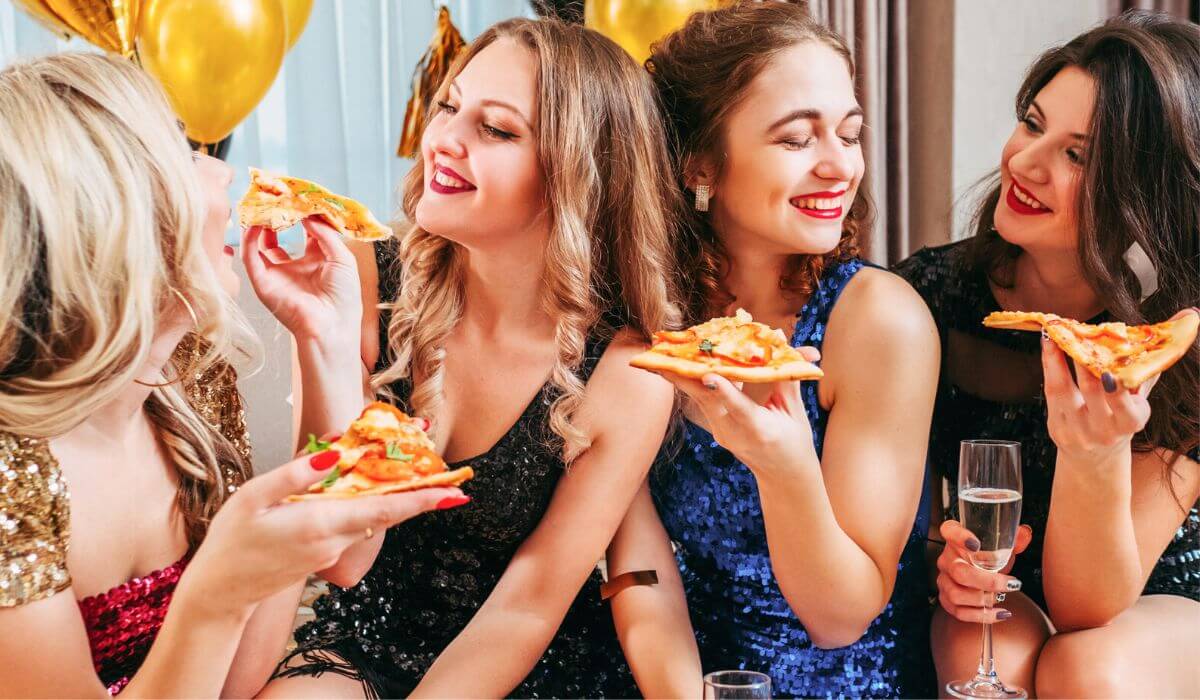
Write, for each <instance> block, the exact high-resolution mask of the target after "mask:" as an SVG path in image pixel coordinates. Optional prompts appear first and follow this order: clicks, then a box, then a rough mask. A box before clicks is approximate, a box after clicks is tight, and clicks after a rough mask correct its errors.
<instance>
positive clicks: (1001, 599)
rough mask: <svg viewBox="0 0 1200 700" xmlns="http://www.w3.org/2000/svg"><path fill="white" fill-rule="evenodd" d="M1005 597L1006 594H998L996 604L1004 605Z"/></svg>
mask: <svg viewBox="0 0 1200 700" xmlns="http://www.w3.org/2000/svg"><path fill="white" fill-rule="evenodd" d="M1004 596H1005V594H1004V593H997V594H996V602H997V603H1003V602H1004Z"/></svg>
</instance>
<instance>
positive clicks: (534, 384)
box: [243, 19, 679, 697]
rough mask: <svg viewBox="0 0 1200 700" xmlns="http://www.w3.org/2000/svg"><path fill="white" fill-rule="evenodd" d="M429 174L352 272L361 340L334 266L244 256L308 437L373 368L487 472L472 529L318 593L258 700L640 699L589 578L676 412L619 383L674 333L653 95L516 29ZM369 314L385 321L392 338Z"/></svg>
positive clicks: (585, 33) (465, 77)
mask: <svg viewBox="0 0 1200 700" xmlns="http://www.w3.org/2000/svg"><path fill="white" fill-rule="evenodd" d="M421 156H422V157H421V161H420V162H419V163H417V164H416V166H415V167H414V168H413V170H412V172H411V173H410V175H409V177H408V179H407V181H406V183H405V194H404V210H405V214H406V215H407V217H408V219H409V220H410V221H411V222H412V224H411V225H410V226H409V227H408V228H407V230H405V231H404V233H403V234H402V235H401V236H400V241H399V244H398V246H396V247H395V248H392V249H389V248H381V250H380V253H379V259H378V264H376V262H375V261H373V260H366V261H364V262H365V263H366V264H365V265H363V270H364V272H363V275H362V279H363V288H364V290H363V291H364V293H363V296H365V297H366V298H367V299H368V302H369V303H368V305H367V307H366V308H367V310H368V313H367V314H365V316H364V318H365V321H364V323H363V326H362V330H361V334H360V330H359V326H358V318H359V316H360V314H361V313H362V308H363V307H362V306H361V303H362V302H361V300H360V295H359V292H358V290H356V289H354V282H355V281H356V279H355V278H356V276H355V270H354V266H353V265H352V264H346V263H344V262H343V261H342V260H340V259H339V258H337V257H336V256H335V255H333V253H337V252H338V250H339V248H338V247H337V245H336V242H333V241H330V242H328V243H322V244H321V245H320V246H318V245H316V244H314V245H313V246H311V247H310V248H309V251H308V254H307V255H306V256H305V257H304V258H303V259H301V260H297V261H290V262H289V261H286V260H283V259H282V256H281V255H280V251H279V250H278V249H277V248H276V247H275V246H274V245H273V241H270V240H269V239H268V237H267V236H266V235H265V233H264V232H263V231H261V230H257V229H252V230H250V231H249V232H248V234H247V240H246V242H245V245H244V246H243V255H244V256H245V258H246V263H247V270H248V271H249V272H250V277H251V282H252V283H253V284H254V285H255V288H256V291H258V293H259V295H260V297H262V298H263V300H264V302H265V303H266V305H267V306H268V308H271V309H273V310H274V311H275V313H276V315H277V316H278V317H279V318H280V320H281V321H282V322H283V323H284V324H285V325H286V326H287V327H288V328H289V329H290V330H292V332H293V333H294V334H295V336H296V338H297V342H298V352H299V359H300V365H301V367H300V376H301V382H302V393H303V402H302V408H301V421H302V425H303V426H304V427H303V429H302V430H303V432H306V433H307V432H316V433H319V432H322V431H325V430H329V429H331V428H334V427H336V426H337V425H340V424H342V423H343V422H344V421H345V420H347V419H348V418H350V417H352V416H353V415H354V414H355V413H356V412H357V411H358V410H359V408H360V407H361V406H362V402H363V398H364V397H363V395H362V394H361V393H359V392H357V391H347V390H348V389H351V388H354V389H357V387H359V386H362V373H363V371H364V367H363V365H360V364H359V363H358V362H357V358H358V357H359V355H360V352H361V354H362V357H363V360H364V362H365V367H366V368H377V369H378V370H379V372H378V374H377V375H376V377H375V385H376V386H377V387H379V388H381V389H388V390H390V391H391V392H392V393H393V394H394V395H395V397H396V398H397V399H398V400H399V401H400V402H401V403H402V404H403V405H404V406H405V408H406V409H407V410H409V411H411V412H415V413H416V414H419V415H422V416H425V417H427V418H428V419H429V420H430V422H431V427H430V430H431V432H432V434H433V435H434V437H435V439H436V441H437V443H438V448H439V449H440V450H442V451H444V454H445V455H446V458H447V460H448V461H449V462H451V463H452V464H455V465H462V464H470V465H471V466H473V467H474V469H475V472H476V477H475V479H474V480H473V481H470V482H468V483H467V484H466V485H464V487H463V490H464V492H466V493H467V494H468V496H469V497H470V498H472V499H473V500H472V502H471V503H470V504H467V505H464V506H463V507H460V508H457V509H455V510H452V511H447V512H445V513H440V514H438V515H437V517H435V518H431V519H428V520H425V521H423V522H421V523H419V524H414V526H412V527H398V528H393V529H392V530H390V531H389V532H388V533H387V534H386V537H385V536H384V534H383V533H380V535H379V536H377V537H376V538H375V539H374V540H373V541H371V542H369V543H367V544H365V545H363V546H362V547H360V548H357V549H355V550H353V551H351V552H347V555H346V556H345V557H343V559H342V561H340V562H339V563H338V565H337V566H335V567H333V568H331V569H330V570H328V571H326V572H324V574H325V576H326V578H328V579H329V580H330V581H331V582H333V583H334V584H336V585H337V586H339V587H335V588H333V589H332V591H331V594H330V595H329V596H327V597H325V598H323V599H321V600H320V601H319V602H318V603H317V606H316V611H317V619H316V620H315V621H314V622H312V623H310V624H308V625H306V626H305V627H303V628H301V629H300V630H299V631H298V632H297V641H298V642H299V649H298V650H297V652H296V655H295V656H294V657H293V658H291V659H289V660H288V662H287V663H286V664H285V667H284V669H283V670H282V672H281V676H283V677H282V678H280V679H278V680H276V681H274V682H273V683H272V684H271V685H269V686H268V687H267V694H268V695H281V696H282V695H294V694H302V693H303V694H307V693H318V694H320V695H325V696H335V695H357V694H360V693H363V692H365V693H368V694H378V695H383V696H406V695H409V694H415V695H434V694H442V695H453V696H461V697H468V696H469V697H499V696H503V695H506V694H509V693H514V694H516V695H518V696H530V695H537V696H554V697H597V696H613V695H616V696H628V695H630V694H632V693H634V692H636V690H635V688H634V687H633V684H632V679H631V678H630V676H629V672H628V670H627V669H626V668H625V667H624V665H623V664H622V663H620V662H619V661H618V659H620V658H621V655H620V648H619V646H618V645H617V642H616V638H615V635H614V632H613V629H612V621H611V616H610V615H609V613H608V611H607V609H606V608H605V607H604V605H603V604H602V602H601V599H600V595H599V590H598V588H599V586H598V583H599V581H598V577H597V576H596V575H595V574H594V571H595V568H596V562H597V560H598V559H600V557H601V556H602V555H603V554H604V552H605V548H606V546H607V545H608V543H609V541H610V540H611V539H612V536H613V533H614V532H615V531H616V529H617V525H618V524H619V522H620V520H621V517H622V515H623V514H624V512H625V510H626V509H627V508H628V506H629V504H630V502H631V501H632V500H633V498H634V494H635V493H636V492H637V491H638V488H639V486H640V485H641V484H642V482H643V480H644V479H645V476H646V473H647V471H648V469H649V467H650V464H651V462H652V461H653V459H654V456H655V453H656V451H657V449H658V447H659V444H660V442H661V441H662V438H663V435H664V433H665V431H666V427H667V423H668V420H669V416H670V413H671V406H672V401H673V395H672V391H671V387H670V386H669V385H668V384H667V383H666V382H664V381H662V380H661V379H659V378H657V377H654V376H653V375H649V374H646V373H644V372H639V371H636V370H633V369H631V368H630V367H629V366H628V360H629V358H630V357H631V356H632V354H633V353H635V352H636V351H638V350H639V349H640V348H641V347H643V343H644V342H645V341H646V340H647V339H648V336H649V333H650V332H651V331H653V330H656V329H658V328H663V327H672V326H675V325H677V324H678V322H679V312H678V310H677V308H676V306H675V305H674V301H673V297H674V291H673V286H674V285H673V281H672V277H671V275H672V273H671V260H670V252H669V243H670V240H671V235H672V232H673V221H674V210H675V207H676V201H677V195H676V194H674V193H673V192H672V188H671V173H670V165H669V160H668V155H667V151H666V146H665V142H664V139H663V128H662V124H661V118H660V116H659V112H658V110H657V105H656V101H655V96H654V92H653V88H652V86H651V85H650V82H649V78H648V77H647V76H646V75H645V73H644V71H643V70H642V69H641V68H640V67H639V66H637V64H636V63H634V61H633V60H632V59H631V58H630V57H629V56H628V55H626V54H625V53H624V52H623V51H622V50H621V49H620V47H618V46H617V45H616V44H614V43H613V42H611V41H609V40H608V39H606V38H604V37H602V36H601V35H599V34H597V33H595V32H593V31H590V30H587V29H584V28H582V27H578V26H570V25H567V24H563V23H560V22H557V21H548V20H546V21H534V20H524V19H519V20H510V21H506V22H503V23H501V24H498V25H496V26H494V27H492V28H490V29H489V30H487V31H485V32H484V33H483V34H482V35H481V36H480V37H479V39H478V40H477V41H476V42H475V43H473V44H472V45H471V47H470V49H469V50H468V51H467V52H466V55H465V56H464V57H463V58H462V59H460V60H459V61H458V62H457V64H456V65H455V67H454V69H453V70H452V72H451V76H450V78H449V79H448V80H447V81H446V83H445V84H444V85H443V86H442V88H441V90H440V91H439V93H438V94H437V96H436V111H435V112H434V114H433V116H432V118H431V119H430V121H429V123H428V126H427V128H426V130H425V133H424V138H423V142H422V149H421ZM310 233H312V234H314V235H315V236H317V238H316V239H315V240H316V241H317V242H321V241H325V240H326V239H325V238H324V237H327V236H328V235H329V232H328V229H326V228H325V227H323V226H319V225H314V226H312V227H311V228H310ZM393 258H394V260H393ZM314 279H319V280H324V281H325V282H324V283H315V282H313V280H314ZM377 285H378V286H377ZM377 295H378V296H377ZM375 299H383V300H386V301H389V302H391V303H388V304H386V305H384V309H385V313H386V314H388V316H387V322H386V323H382V324H380V323H379V321H378V318H379V316H378V315H377V314H376V313H375V311H374V308H373V303H370V302H374V300H375ZM380 326H382V327H383V328H384V332H383V338H382V340H383V344H384V345H385V346H386V352H385V353H382V356H381V357H377V356H379V355H380V353H379V352H378V351H377V350H376V348H377V347H378V346H379V343H380V331H379V328H380ZM347 357H350V358H354V360H353V361H351V362H347V361H346V358H347ZM314 397H317V398H319V399H320V401H318V403H317V404H316V405H315V406H310V402H311V401H312V400H313V398H314ZM334 397H338V398H336V399H335V398H334ZM334 406H338V407H339V409H338V410H340V411H341V413H340V414H339V415H334V414H333V413H332V411H333V407H334ZM614 573H615V572H614ZM326 671H334V672H335V673H332V674H330V673H325V672H326ZM322 674H324V675H322ZM359 682H361V683H362V685H361V686H360V685H359ZM514 689H515V690H514Z"/></svg>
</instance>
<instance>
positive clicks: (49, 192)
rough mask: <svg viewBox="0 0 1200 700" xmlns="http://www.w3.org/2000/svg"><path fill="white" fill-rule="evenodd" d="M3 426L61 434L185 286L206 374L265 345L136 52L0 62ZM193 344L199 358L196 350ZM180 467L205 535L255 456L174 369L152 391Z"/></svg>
mask: <svg viewBox="0 0 1200 700" xmlns="http://www.w3.org/2000/svg"><path fill="white" fill-rule="evenodd" d="M0 202H3V203H4V204H3V206H2V207H0V430H4V431H6V432H10V433H13V434H17V435H22V436H26V437H35V438H51V437H55V436H58V435H62V434H63V433H65V432H67V431H69V430H71V429H72V428H74V427H75V426H77V425H79V424H80V423H82V422H83V421H85V420H86V419H87V418H88V417H89V416H91V415H93V414H94V413H96V412H97V411H98V410H100V409H101V408H102V407H103V406H105V405H106V404H108V403H109V402H110V401H112V400H113V399H114V398H115V397H116V396H117V395H118V394H120V393H121V392H122V391H124V390H125V389H126V388H128V387H129V386H130V384H131V383H132V382H133V381H134V380H135V379H136V378H137V376H138V373H139V372H140V371H142V369H143V367H144V364H145V362H146V361H147V359H148V357H149V354H150V352H151V346H152V344H153V342H154V338H155V336H156V334H157V333H158V332H159V330H160V328H161V324H162V322H163V320H164V319H165V318H166V317H167V316H168V315H169V314H176V313H179V297H180V296H182V297H183V298H185V299H186V300H187V301H188V302H189V303H190V304H191V306H192V308H193V309H194V310H195V313H196V315H197V317H198V318H199V319H200V321H201V323H202V327H200V328H197V329H196V332H195V334H196V335H197V336H198V338H193V339H190V340H189V343H188V344H187V347H184V348H181V351H180V352H178V353H176V358H175V359H176V360H177V361H178V365H177V366H176V367H174V369H173V370H170V373H171V376H172V377H174V376H175V375H174V372H179V371H183V369H184V367H185V366H187V367H189V368H190V369H191V371H192V373H193V376H194V375H195V374H199V373H203V372H206V371H207V370H209V369H211V368H214V367H215V366H216V365H217V364H218V363H220V362H223V358H225V357H228V356H229V355H230V354H231V353H232V352H233V350H234V348H238V349H241V350H243V351H244V352H245V354H246V355H247V356H249V357H250V358H253V357H254V355H256V348H257V345H256V344H255V341H254V337H253V334H252V333H251V332H250V331H249V327H248V326H247V324H246V322H245V320H244V319H243V318H242V316H241V315H240V314H239V313H238V311H237V308H236V306H235V305H234V304H233V302H232V300H231V299H230V298H229V297H228V295H226V294H225V293H224V292H222V291H221V286H220V284H219V282H218V280H217V277H216V272H215V270H213V267H212V264H211V263H210V261H209V260H208V258H207V255H206V253H205V251H204V249H203V247H202V232H203V226H204V218H205V214H206V207H205V197H204V190H203V186H202V184H201V182H200V180H199V177H198V175H197V171H196V167H195V165H194V164H193V163H192V155H191V153H190V150H189V148H188V145H187V142H186V140H185V139H184V137H183V134H182V133H181V131H180V130H179V128H178V122H177V120H176V117H175V115H174V114H173V113H172V111H171V109H170V107H169V106H168V104H167V101H166V99H165V97H164V95H163V93H162V90H161V89H160V88H159V86H158V85H157V83H155V81H154V80H153V79H152V78H150V76H148V75H147V74H146V73H144V72H143V71H142V70H141V69H139V68H137V67H136V66H134V65H132V64H131V63H129V62H128V61H125V60H122V59H118V58H112V57H108V56H100V55H94V54H69V53H67V54H59V55H55V56H48V57H44V58H38V59H35V60H32V61H28V62H22V63H16V64H14V65H12V66H9V67H7V68H5V69H4V70H3V71H0ZM183 355H186V357H183ZM146 411H147V414H148V415H149V416H150V418H151V420H152V421H153V423H154V425H155V427H156V429H157V431H158V433H159V436H160V439H162V441H163V443H164V445H165V446H166V448H167V450H168V452H169V454H170V456H171V458H172V461H173V462H174V463H175V465H176V466H177V468H178V469H179V472H180V476H181V485H180V489H179V497H178V501H177V505H178V509H179V511H180V513H181V515H182V516H183V519H184V523H185V529H186V531H187V534H188V539H189V541H190V542H191V543H192V544H196V543H197V542H198V541H199V539H200V537H202V534H203V531H204V529H205V527H206V525H207V523H208V521H209V520H210V519H211V517H212V515H213V514H215V512H216V510H217V508H218V507H219V506H220V504H221V503H222V502H223V500H224V498H225V497H226V496H227V495H228V492H229V488H228V486H229V484H227V483H226V482H227V476H226V468H228V467H230V466H231V465H232V469H233V472H234V473H238V474H241V475H243V476H244V475H246V474H248V473H249V465H248V464H246V463H245V460H244V459H243V458H242V457H241V455H240V454H239V452H238V450H236V449H234V448H233V446H232V445H231V444H230V442H229V440H227V439H226V438H225V437H224V436H223V435H222V434H221V433H220V431H219V430H217V429H216V427H215V426H212V425H210V424H209V423H208V422H206V421H205V420H203V419H202V418H201V417H200V416H199V415H198V414H197V413H196V411H195V410H194V408H193V407H192V406H191V404H190V403H189V402H188V400H187V395H186V391H185V389H184V388H183V387H181V386H180V384H178V383H175V384H171V385H169V386H166V387H162V388H158V389H155V390H154V392H153V393H152V394H151V396H150V398H149V399H148V400H147V403H146Z"/></svg>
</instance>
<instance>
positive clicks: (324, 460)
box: [308, 450, 342, 471]
mask: <svg viewBox="0 0 1200 700" xmlns="http://www.w3.org/2000/svg"><path fill="white" fill-rule="evenodd" d="M341 458H342V455H341V453H340V452H338V451H337V450H325V451H324V452H318V453H317V454H315V455H313V456H312V457H311V458H310V459H309V460H308V463H309V465H310V466H311V467H312V468H313V469H316V470H317V471H321V470H324V469H328V468H330V467H332V466H333V465H335V464H337V463H338V460H339V459H341Z"/></svg>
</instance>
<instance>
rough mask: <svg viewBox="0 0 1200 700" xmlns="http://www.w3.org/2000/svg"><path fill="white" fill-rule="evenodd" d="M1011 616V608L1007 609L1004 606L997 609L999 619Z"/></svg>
mask: <svg viewBox="0 0 1200 700" xmlns="http://www.w3.org/2000/svg"><path fill="white" fill-rule="evenodd" d="M1010 617H1012V611H1011V610H1005V609H1004V608H1001V609H999V610H997V611H996V619H997V620H1007V619H1008V618H1010Z"/></svg>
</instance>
